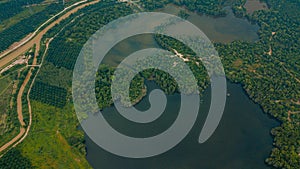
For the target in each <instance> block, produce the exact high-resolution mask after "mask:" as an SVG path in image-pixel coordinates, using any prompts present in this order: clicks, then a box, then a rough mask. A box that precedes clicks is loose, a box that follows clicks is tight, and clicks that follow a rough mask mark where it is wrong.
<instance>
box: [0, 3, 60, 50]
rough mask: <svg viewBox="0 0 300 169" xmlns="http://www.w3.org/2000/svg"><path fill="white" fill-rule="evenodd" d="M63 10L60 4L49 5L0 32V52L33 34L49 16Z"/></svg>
mask: <svg viewBox="0 0 300 169" xmlns="http://www.w3.org/2000/svg"><path fill="white" fill-rule="evenodd" d="M62 9H63V6H62V5H61V4H56V3H55V4H51V5H49V6H47V7H46V8H45V9H44V10H42V11H41V12H38V13H35V14H33V15H32V16H30V17H29V18H26V19H23V20H21V21H20V22H18V23H16V24H15V25H13V26H11V27H9V28H7V29H5V30H3V31H1V32H0V52H1V51H3V50H5V49H7V48H8V47H9V46H10V45H12V44H13V43H14V42H17V41H19V40H21V39H22V38H24V37H25V36H26V35H28V34H29V33H32V32H34V31H35V30H36V29H37V28H38V27H39V26H40V25H41V24H42V23H43V22H45V21H46V20H47V19H49V18H50V16H51V15H53V14H56V13H58V12H59V11H61V10H62Z"/></svg>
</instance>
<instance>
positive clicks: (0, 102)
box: [0, 72, 21, 146]
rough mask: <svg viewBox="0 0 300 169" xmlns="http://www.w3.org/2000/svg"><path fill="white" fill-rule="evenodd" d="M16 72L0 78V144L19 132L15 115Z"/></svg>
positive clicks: (18, 82) (17, 82)
mask: <svg viewBox="0 0 300 169" xmlns="http://www.w3.org/2000/svg"><path fill="white" fill-rule="evenodd" d="M18 78H19V77H18V72H14V73H10V74H9V75H6V76H3V77H1V78H0V86H1V87H0V110H1V112H0V146H2V145H4V144H5V143H6V142H8V141H9V140H11V139H12V138H13V137H15V136H16V135H17V134H18V133H19V126H20V123H19V120H18V117H17V115H16V112H17V106H16V97H17V91H16V86H17V85H18V84H20V83H21V82H20V81H18Z"/></svg>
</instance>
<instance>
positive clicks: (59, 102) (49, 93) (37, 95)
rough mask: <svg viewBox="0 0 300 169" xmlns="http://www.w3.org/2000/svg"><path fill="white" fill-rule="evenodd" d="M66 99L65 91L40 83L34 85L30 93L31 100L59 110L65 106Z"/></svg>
mask: <svg viewBox="0 0 300 169" xmlns="http://www.w3.org/2000/svg"><path fill="white" fill-rule="evenodd" d="M66 97H67V91H66V89H64V88H60V87H56V86H50V85H48V84H46V83H41V82H36V83H34V85H33V87H32V91H31V92H30V98H31V99H33V100H38V101H40V102H42V103H46V104H49V105H52V106H56V107H60V108H62V107H64V106H65V104H66Z"/></svg>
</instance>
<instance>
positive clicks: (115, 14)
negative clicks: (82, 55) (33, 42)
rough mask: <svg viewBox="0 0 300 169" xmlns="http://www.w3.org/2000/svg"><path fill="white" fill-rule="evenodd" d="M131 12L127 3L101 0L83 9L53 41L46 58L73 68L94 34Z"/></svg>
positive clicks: (56, 64) (56, 63) (59, 64)
mask: <svg viewBox="0 0 300 169" xmlns="http://www.w3.org/2000/svg"><path fill="white" fill-rule="evenodd" d="M131 12H132V11H131V9H130V8H128V7H127V6H126V4H116V3H115V2H112V1H104V2H102V1H101V2H100V3H97V4H95V5H92V6H88V7H86V8H83V9H81V10H80V11H78V15H80V14H83V15H82V16H81V17H78V18H77V19H76V21H75V22H72V23H70V24H69V25H68V26H67V27H66V28H65V29H64V30H63V31H62V32H61V33H60V34H59V36H58V37H57V38H55V39H54V40H53V41H52V42H51V45H50V47H49V50H48V53H47V55H46V60H47V61H48V62H51V63H53V64H54V65H55V66H57V67H65V68H67V69H69V70H72V69H73V67H74V65H75V63H76V59H77V57H78V55H79V52H80V50H81V48H82V46H83V45H84V44H85V42H86V41H87V40H88V38H89V37H90V36H91V35H92V34H94V33H95V32H96V31H97V30H98V29H100V28H101V27H102V26H104V25H105V24H107V23H108V22H110V21H113V20H114V19H117V18H119V17H121V16H124V15H127V14H130V13H131ZM87 13H88V14H87ZM84 14H85V15H84Z"/></svg>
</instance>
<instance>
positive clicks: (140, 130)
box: [86, 82, 278, 169]
mask: <svg viewBox="0 0 300 169" xmlns="http://www.w3.org/2000/svg"><path fill="white" fill-rule="evenodd" d="M147 85H148V89H149V90H148V91H151V89H154V88H156V87H157V86H156V85H155V84H154V83H153V82H150V83H147ZM228 92H229V93H230V96H229V97H228V98H227V103H226V107H225V112H224V115H223V118H222V120H221V123H220V125H219V127H218V128H217V130H216V131H215V133H214V134H213V136H212V137H211V138H210V139H209V140H208V141H207V142H205V143H204V144H198V142H197V139H198V137H199V134H200V131H201V129H202V125H203V124H204V120H205V118H206V116H207V111H208V109H209V106H210V89H207V90H206V91H205V92H204V95H203V96H202V99H201V106H200V110H199V115H198V119H197V122H196V124H195V125H194V127H193V129H192V130H191V132H190V133H189V135H188V136H187V137H186V138H185V139H184V140H183V141H182V142H181V143H180V144H179V145H177V146H176V147H175V148H173V149H171V150H170V151H168V152H166V153H164V154H162V155H159V156H156V157H152V158H147V159H129V158H123V157H118V156H115V155H113V154H111V153H108V152H106V151H105V150H103V149H101V148H100V147H98V146H97V145H96V144H95V143H93V141H91V140H90V139H89V138H88V137H86V145H87V151H88V154H87V159H88V161H89V162H90V164H91V165H92V166H93V167H94V168H99V169H169V168H170V169H200V168H204V169H219V168H222V169H241V168H243V169H253V168H255V169H260V168H267V166H266V165H265V164H264V159H265V158H266V157H268V154H269V153H270V150H271V148H272V138H271V136H270V134H269V133H270V129H271V128H273V127H274V126H276V125H278V123H277V122H276V121H275V120H272V119H270V118H268V116H267V115H266V114H264V113H263V112H262V110H261V109H260V107H259V105H257V104H254V103H253V102H252V101H251V100H249V98H248V97H247V95H246V94H245V93H244V91H243V89H242V87H241V86H240V85H238V84H233V83H230V82H228ZM167 98H168V103H167V108H166V110H165V112H164V113H163V115H162V116H161V117H160V118H159V119H157V120H156V121H154V122H152V123H149V124H144V125H141V124H136V123H131V122H129V121H127V120H126V119H124V118H123V117H122V116H121V115H120V114H119V113H118V112H117V110H116V109H115V108H114V107H110V108H107V109H105V110H104V111H103V115H104V117H105V118H106V119H107V121H108V122H109V123H110V124H111V126H113V127H114V128H115V129H116V130H117V131H119V132H121V133H124V134H126V135H129V136H136V137H149V136H153V135H156V134H158V133H160V132H162V131H164V130H165V129H167V128H168V127H169V126H171V125H172V123H173V122H174V120H175V118H176V116H177V113H178V109H179V104H180V95H179V94H174V95H169V96H167ZM136 107H137V108H138V109H140V110H145V109H147V108H149V102H148V98H145V99H143V100H142V101H141V102H140V103H139V104H137V105H136Z"/></svg>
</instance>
